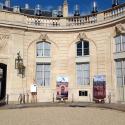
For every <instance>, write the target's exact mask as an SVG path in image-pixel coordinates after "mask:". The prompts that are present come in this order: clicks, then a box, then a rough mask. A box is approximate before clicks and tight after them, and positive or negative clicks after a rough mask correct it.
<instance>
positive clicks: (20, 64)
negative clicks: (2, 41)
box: [15, 52, 25, 78]
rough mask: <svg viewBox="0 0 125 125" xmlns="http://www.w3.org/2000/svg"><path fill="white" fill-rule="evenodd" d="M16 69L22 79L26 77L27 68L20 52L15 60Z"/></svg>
mask: <svg viewBox="0 0 125 125" xmlns="http://www.w3.org/2000/svg"><path fill="white" fill-rule="evenodd" d="M15 69H17V70H18V74H21V75H22V78H24V77H25V66H24V64H23V59H22V58H21V56H20V52H18V53H17V58H16V59H15Z"/></svg>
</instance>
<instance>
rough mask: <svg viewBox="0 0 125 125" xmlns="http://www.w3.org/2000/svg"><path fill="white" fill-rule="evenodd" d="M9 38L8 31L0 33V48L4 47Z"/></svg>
mask: <svg viewBox="0 0 125 125" xmlns="http://www.w3.org/2000/svg"><path fill="white" fill-rule="evenodd" d="M8 39H9V35H8V34H6V33H0V49H2V48H4V47H5V46H6V44H7V41H8Z"/></svg>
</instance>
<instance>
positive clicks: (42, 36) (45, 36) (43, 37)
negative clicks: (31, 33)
mask: <svg viewBox="0 0 125 125" xmlns="http://www.w3.org/2000/svg"><path fill="white" fill-rule="evenodd" d="M39 40H40V41H45V40H48V35H47V34H46V33H42V34H41V35H40V37H39Z"/></svg>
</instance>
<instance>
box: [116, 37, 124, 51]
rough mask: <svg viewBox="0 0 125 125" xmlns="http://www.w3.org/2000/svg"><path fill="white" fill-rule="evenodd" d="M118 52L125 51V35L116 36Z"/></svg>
mask: <svg viewBox="0 0 125 125" xmlns="http://www.w3.org/2000/svg"><path fill="white" fill-rule="evenodd" d="M115 46H116V52H122V51H125V35H119V36H116V37H115Z"/></svg>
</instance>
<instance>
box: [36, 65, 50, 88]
mask: <svg viewBox="0 0 125 125" xmlns="http://www.w3.org/2000/svg"><path fill="white" fill-rule="evenodd" d="M37 65H42V71H37ZM46 65H49V66H50V71H49V83H47V84H46V83H45V80H46V78H48V77H46V76H45V73H46V72H47V71H46V70H45V66H46ZM37 72H41V74H42V77H41V79H43V84H39V83H38V82H37ZM36 82H37V85H39V86H41V87H50V83H51V63H36Z"/></svg>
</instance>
